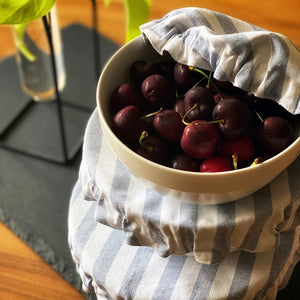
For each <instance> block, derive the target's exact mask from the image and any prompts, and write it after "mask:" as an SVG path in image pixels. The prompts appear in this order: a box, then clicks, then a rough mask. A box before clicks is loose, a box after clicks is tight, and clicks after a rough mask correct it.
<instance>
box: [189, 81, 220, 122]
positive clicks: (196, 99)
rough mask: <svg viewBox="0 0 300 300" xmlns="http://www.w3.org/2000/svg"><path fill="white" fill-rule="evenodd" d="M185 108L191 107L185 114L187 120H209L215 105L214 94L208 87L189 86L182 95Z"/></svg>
mask: <svg viewBox="0 0 300 300" xmlns="http://www.w3.org/2000/svg"><path fill="white" fill-rule="evenodd" d="M184 103H185V110H186V111H188V110H190V109H191V108H192V107H193V106H194V105H195V104H197V105H196V107H195V108H194V109H192V110H191V111H190V112H189V114H188V115H187V116H186V119H187V120H189V121H194V120H210V119H211V114H212V111H213V108H214V106H215V100H214V96H213V94H212V93H211V91H210V90H209V89H208V88H205V87H202V86H197V87H194V88H191V89H190V90H189V91H188V92H187V93H186V94H185V97H184Z"/></svg>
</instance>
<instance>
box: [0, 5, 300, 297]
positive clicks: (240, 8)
mask: <svg viewBox="0 0 300 300" xmlns="http://www.w3.org/2000/svg"><path fill="white" fill-rule="evenodd" d="M199 5H201V6H202V7H204V8H208V9H212V10H215V11H218V12H221V13H224V14H228V15H231V16H233V17H236V18H239V19H242V20H244V21H247V22H250V23H252V24H255V25H257V26H260V27H262V28H265V29H268V30H271V31H275V32H279V33H282V34H284V35H286V36H287V37H289V38H290V39H291V41H292V42H293V43H294V44H295V45H296V46H297V47H298V48H300V24H299V20H300V1H299V0H286V1H282V0H265V1H260V0H252V1H240V0H214V1H209V0H201V1H200V0H199V1H197V0H194V1H193V0H164V1H162V0H152V8H151V16H150V18H151V19H157V18H161V17H162V16H164V15H165V14H166V13H167V12H168V11H170V10H172V9H176V8H180V7H184V6H185V7H186V6H199ZM97 7H98V13H99V20H100V22H99V31H100V32H101V33H102V34H103V35H104V36H106V37H108V38H109V39H111V40H112V41H114V42H116V43H118V44H120V45H122V44H124V41H125V22H126V21H125V13H124V6H123V3H122V0H111V3H110V5H109V6H105V5H104V1H103V0H101V1H100V0H99V1H97ZM57 9H58V16H59V21H60V24H61V26H62V27H65V26H67V25H69V24H70V23H74V22H76V23H81V24H84V25H86V26H91V24H92V18H91V10H92V6H91V1H89V0H57ZM0 41H1V47H0V59H1V58H3V57H5V56H7V55H12V54H13V53H14V51H15V48H14V44H13V40H12V36H11V28H10V26H6V25H2V26H0ZM0 196H1V194H0ZM0 236H1V243H0V299H14V300H18V299H44V300H47V299H61V300H63V299H74V300H76V299H84V298H83V296H82V295H81V294H79V293H78V292H77V291H76V290H75V289H74V288H73V287H71V286H70V285H69V284H68V283H67V282H66V281H65V280H64V279H63V278H62V277H61V276H60V275H59V274H57V273H56V272H55V271H53V270H52V269H51V268H50V267H49V266H48V265H47V264H46V263H45V262H43V260H42V259H41V258H40V257H39V256H38V255H37V254H36V253H35V252H33V251H32V250H31V249H30V248H29V247H28V246H27V245H25V244H24V243H23V242H22V241H21V240H20V239H18V238H17V237H16V236H15V235H14V234H13V233H12V232H11V231H10V230H8V229H7V228H6V227H5V226H4V225H3V224H1V223H0ZM3 241H5V242H3Z"/></svg>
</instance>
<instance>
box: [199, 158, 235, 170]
mask: <svg viewBox="0 0 300 300" xmlns="http://www.w3.org/2000/svg"><path fill="white" fill-rule="evenodd" d="M232 169H233V168H232V161H231V160H230V159H229V158H228V157H226V156H212V157H210V158H208V159H206V160H204V161H203V162H202V163H201V165H200V171H201V172H204V173H213V172H225V171H231V170H232Z"/></svg>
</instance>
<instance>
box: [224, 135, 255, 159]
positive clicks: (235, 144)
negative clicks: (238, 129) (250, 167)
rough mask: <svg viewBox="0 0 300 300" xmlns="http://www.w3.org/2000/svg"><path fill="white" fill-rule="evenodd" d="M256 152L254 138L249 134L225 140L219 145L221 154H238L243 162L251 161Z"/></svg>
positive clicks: (229, 155)
mask: <svg viewBox="0 0 300 300" xmlns="http://www.w3.org/2000/svg"><path fill="white" fill-rule="evenodd" d="M254 152H255V145H254V140H253V138H252V137H251V136H250V135H249V134H247V135H243V136H241V137H238V138H235V139H226V140H223V141H221V142H220V143H219V145H218V153H219V154H221V155H224V156H228V157H232V155H234V154H237V156H238V160H239V161H241V162H248V161H250V160H251V159H252V158H253V156H254Z"/></svg>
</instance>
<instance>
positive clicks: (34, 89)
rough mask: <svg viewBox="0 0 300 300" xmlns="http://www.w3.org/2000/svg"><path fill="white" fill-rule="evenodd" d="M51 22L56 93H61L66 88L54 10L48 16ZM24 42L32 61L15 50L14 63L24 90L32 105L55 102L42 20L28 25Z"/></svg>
mask: <svg viewBox="0 0 300 300" xmlns="http://www.w3.org/2000/svg"><path fill="white" fill-rule="evenodd" d="M50 20H51V21H50V23H49V24H50V27H51V34H52V41H53V50H54V51H53V52H54V58H55V66H56V75H57V77H56V78H57V79H56V81H57V87H58V90H59V91H61V90H62V89H63V88H64V86H65V82H66V72H65V65H64V57H63V50H62V40H61V34H60V28H59V25H58V20H57V14H56V7H55V6H54V7H53V8H52V10H51V12H50ZM13 28H14V27H13ZM13 33H14V39H15V41H16V40H17V32H16V31H15V29H13ZM24 42H25V45H26V47H27V49H28V50H29V51H30V54H31V55H33V57H34V59H33V60H30V59H28V57H26V56H25V55H24V54H23V53H22V52H21V51H20V49H18V46H17V53H16V60H17V64H18V67H19V74H20V79H21V84H22V88H23V90H24V91H25V92H26V93H27V94H28V95H29V96H30V97H31V98H32V99H33V100H35V101H50V100H54V99H55V98H56V89H55V80H54V73H53V65H52V60H51V51H50V46H49V41H48V37H47V31H46V28H45V26H44V23H43V19H42V18H40V19H37V20H34V21H32V22H30V23H28V25H27V26H26V29H25V32H24ZM16 45H17V43H16Z"/></svg>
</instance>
